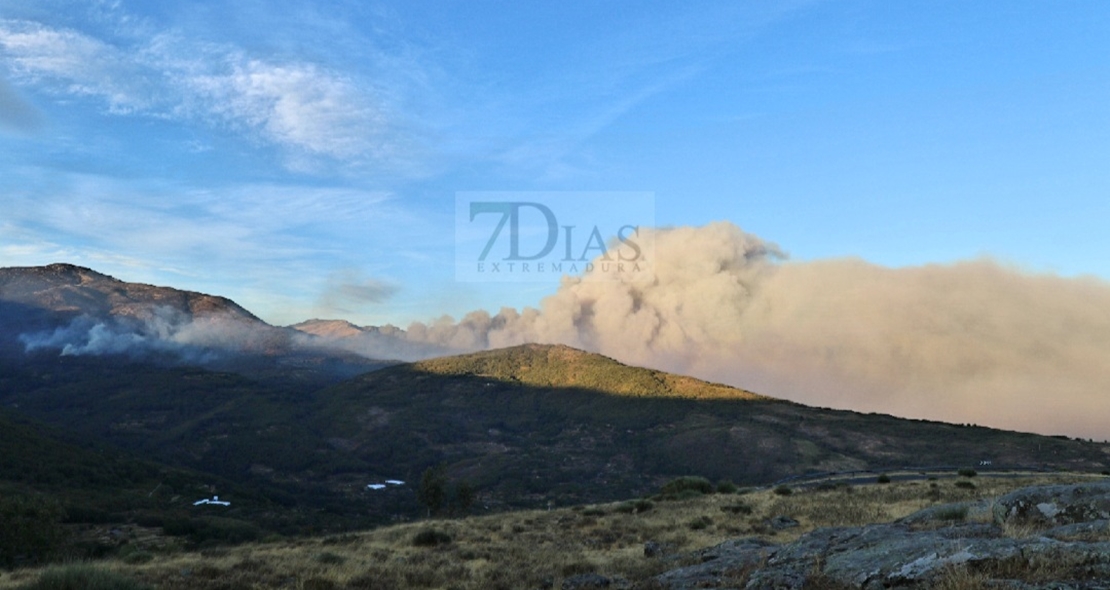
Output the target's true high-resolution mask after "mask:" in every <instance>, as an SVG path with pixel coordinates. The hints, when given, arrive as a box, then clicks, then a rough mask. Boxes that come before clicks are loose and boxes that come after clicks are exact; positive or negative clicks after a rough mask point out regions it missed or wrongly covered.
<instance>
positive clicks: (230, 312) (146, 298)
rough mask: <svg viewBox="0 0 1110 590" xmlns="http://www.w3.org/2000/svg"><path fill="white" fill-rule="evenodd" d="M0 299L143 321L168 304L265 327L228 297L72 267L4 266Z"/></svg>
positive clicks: (0, 272) (192, 313)
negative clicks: (157, 307)
mask: <svg viewBox="0 0 1110 590" xmlns="http://www.w3.org/2000/svg"><path fill="white" fill-rule="evenodd" d="M0 300H4V301H9V302H13V303H19V304H23V305H27V306H30V307H37V308H39V309H43V310H46V311H50V312H53V313H57V314H62V315H80V314H85V315H90V316H94V317H103V316H127V317H135V318H138V319H143V318H145V317H149V314H150V311H149V310H148V309H144V307H148V306H169V307H172V308H174V309H175V310H177V311H180V312H182V313H187V314H188V315H189V316H203V315H215V314H219V315H224V316H228V317H232V318H235V319H238V320H242V321H245V322H249V323H258V324H266V323H265V322H264V321H262V320H261V319H260V318H258V317H257V316H255V315H254V314H253V313H251V312H250V311H247V309H246V308H244V307H242V306H241V305H239V304H238V303H236V302H235V301H233V300H231V299H228V298H227V297H222V296H218V295H210V294H207V293H200V292H197V291H187V290H182V289H176V288H173V287H164V286H157V285H149V284H145V283H133V282H127V281H122V280H120V279H117V278H115V277H113V276H111V275H107V274H103V273H100V272H97V271H95V270H93V269H90V268H87V267H83V266H78V265H75V264H69V263H53V264H49V265H45V266H23V267H18V266H17V267H4V268H0ZM266 325H269V324H266Z"/></svg>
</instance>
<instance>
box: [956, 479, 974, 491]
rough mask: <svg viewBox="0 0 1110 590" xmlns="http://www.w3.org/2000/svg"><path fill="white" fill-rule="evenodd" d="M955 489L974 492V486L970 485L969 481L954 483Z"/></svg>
mask: <svg viewBox="0 0 1110 590" xmlns="http://www.w3.org/2000/svg"><path fill="white" fill-rule="evenodd" d="M956 487H958V488H963V489H965V490H974V489H975V484H973V483H971V482H970V481H966V480H961V481H957V482H956Z"/></svg>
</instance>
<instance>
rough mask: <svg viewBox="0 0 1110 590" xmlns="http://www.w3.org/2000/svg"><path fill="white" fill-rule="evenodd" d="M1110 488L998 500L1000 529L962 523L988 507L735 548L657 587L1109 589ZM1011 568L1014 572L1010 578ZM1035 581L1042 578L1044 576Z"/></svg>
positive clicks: (715, 550)
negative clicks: (946, 584)
mask: <svg viewBox="0 0 1110 590" xmlns="http://www.w3.org/2000/svg"><path fill="white" fill-rule="evenodd" d="M1108 501H1110V485H1107V484H1096V485H1091V484H1084V485H1078V486H1045V487H1037V488H1027V489H1024V490H1019V491H1017V492H1013V493H1011V494H1008V495H1006V496H1004V497H1003V498H1001V499H999V500H998V501H997V502H996V503H995V504H994V508H993V514H994V516H995V517H996V518H998V521H997V522H993V523H988V522H966V521H964V520H962V516H961V515H976V516H978V515H980V514H982V515H985V514H990V513H991V511H990V506H991V505H990V504H989V503H985V502H978V503H961V504H949V505H944V506H935V507H931V508H928V509H925V510H922V511H920V512H918V513H915V514H913V515H910V516H909V517H906V518H904V519H901V520H900V521H898V522H895V523H890V524H875V525H869V526H864V527H843V528H825V529H818V530H815V531H811V532H809V533H807V534H805V535H802V536H801V537H800V538H798V539H797V540H795V541H793V542H791V543H788V544H784V545H776V544H771V543H767V542H765V541H761V540H759V539H754V538H749V539H736V540H732V541H728V542H726V543H722V544H720V545H717V546H715V547H711V548H709V549H706V550H703V551H700V552H696V553H694V554H691V555H690V560H691V561H695V560H697V561H701V563H699V564H697V565H691V566H687V567H683V568H677V569H674V570H671V571H669V572H666V573H664V574H661V575H659V576H656V577H655V578H654V582H656V583H657V585H658V586H659V587H662V588H671V589H687V588H691V589H692V588H746V589H749V590H757V589H763V588H775V589H781V590H791V589H800V588H803V587H805V586H821V587H825V586H828V587H845V588H858V589H861V590H873V589H880V588H892V587H898V588H930V587H933V586H935V585H936V583H937V582H938V581H939V579H940V578H941V577H942V576H944V575H946V574H947V573H948V572H949V571H950V570H951V569H952V568H954V567H962V566H966V567H968V568H969V569H972V570H974V571H978V572H989V571H1009V572H1015V571H1016V572H1017V573H1018V574H1020V572H1021V571H1022V569H1023V568H1025V567H1028V569H1029V571H1035V570H1042V572H1041V575H1046V574H1045V572H1044V571H1043V568H1050V569H1049V570H1048V572H1047V575H1053V576H1057V577H1059V581H1055V582H1052V583H1050V584H1046V583H1044V582H1033V581H1022V580H1015V579H999V580H995V581H993V582H992V583H991V587H997V588H1015V589H1022V590H1034V589H1036V590H1048V589H1050V588H1051V589H1058V588H1075V589H1077V590H1079V589H1084V590H1093V589H1096V588H1110V582H1104V580H1107V579H1110V532H1108V530H1107V527H1108V519H1107V518H1106V516H1105V515H1104V511H1105V510H1107V509H1110V504H1108V503H1107V502H1108ZM1008 520H1013V521H1015V522H1023V523H1024V522H1037V523H1041V524H1044V525H1046V526H1048V525H1052V528H1051V529H1049V530H1046V531H1045V532H1043V533H1042V534H1037V535H1032V536H1030V537H1027V538H1013V537H1010V536H1007V535H1006V534H1005V533H1004V527H1003V525H1004V524H1005V523H1006V522H1007V521H1008ZM1015 568H1016V570H1015ZM1041 579H1044V578H1043V577H1042V578H1041Z"/></svg>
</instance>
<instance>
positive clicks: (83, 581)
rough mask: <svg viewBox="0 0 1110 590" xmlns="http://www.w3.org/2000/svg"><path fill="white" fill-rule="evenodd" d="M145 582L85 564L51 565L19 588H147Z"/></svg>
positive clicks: (81, 589)
mask: <svg viewBox="0 0 1110 590" xmlns="http://www.w3.org/2000/svg"><path fill="white" fill-rule="evenodd" d="M149 588H150V587H149V586H147V585H146V584H140V583H139V582H136V581H135V580H133V579H131V578H128V577H127V576H123V575H120V574H116V573H113V572H109V571H106V570H102V569H98V568H95V567H91V566H87V565H67V566H62V567H52V568H50V569H48V570H46V571H44V572H42V574H40V575H39V579H38V580H36V581H34V582H32V583H31V584H28V585H26V586H23V588H21V590H148V589H149Z"/></svg>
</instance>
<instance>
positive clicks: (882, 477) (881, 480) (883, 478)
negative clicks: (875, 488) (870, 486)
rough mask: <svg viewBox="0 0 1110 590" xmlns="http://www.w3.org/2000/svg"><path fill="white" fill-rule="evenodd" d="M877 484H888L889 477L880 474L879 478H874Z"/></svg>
mask: <svg viewBox="0 0 1110 590" xmlns="http://www.w3.org/2000/svg"><path fill="white" fill-rule="evenodd" d="M875 481H876V482H878V483H890V476H889V475H887V474H885V473H880V474H879V477H876V478H875Z"/></svg>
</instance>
